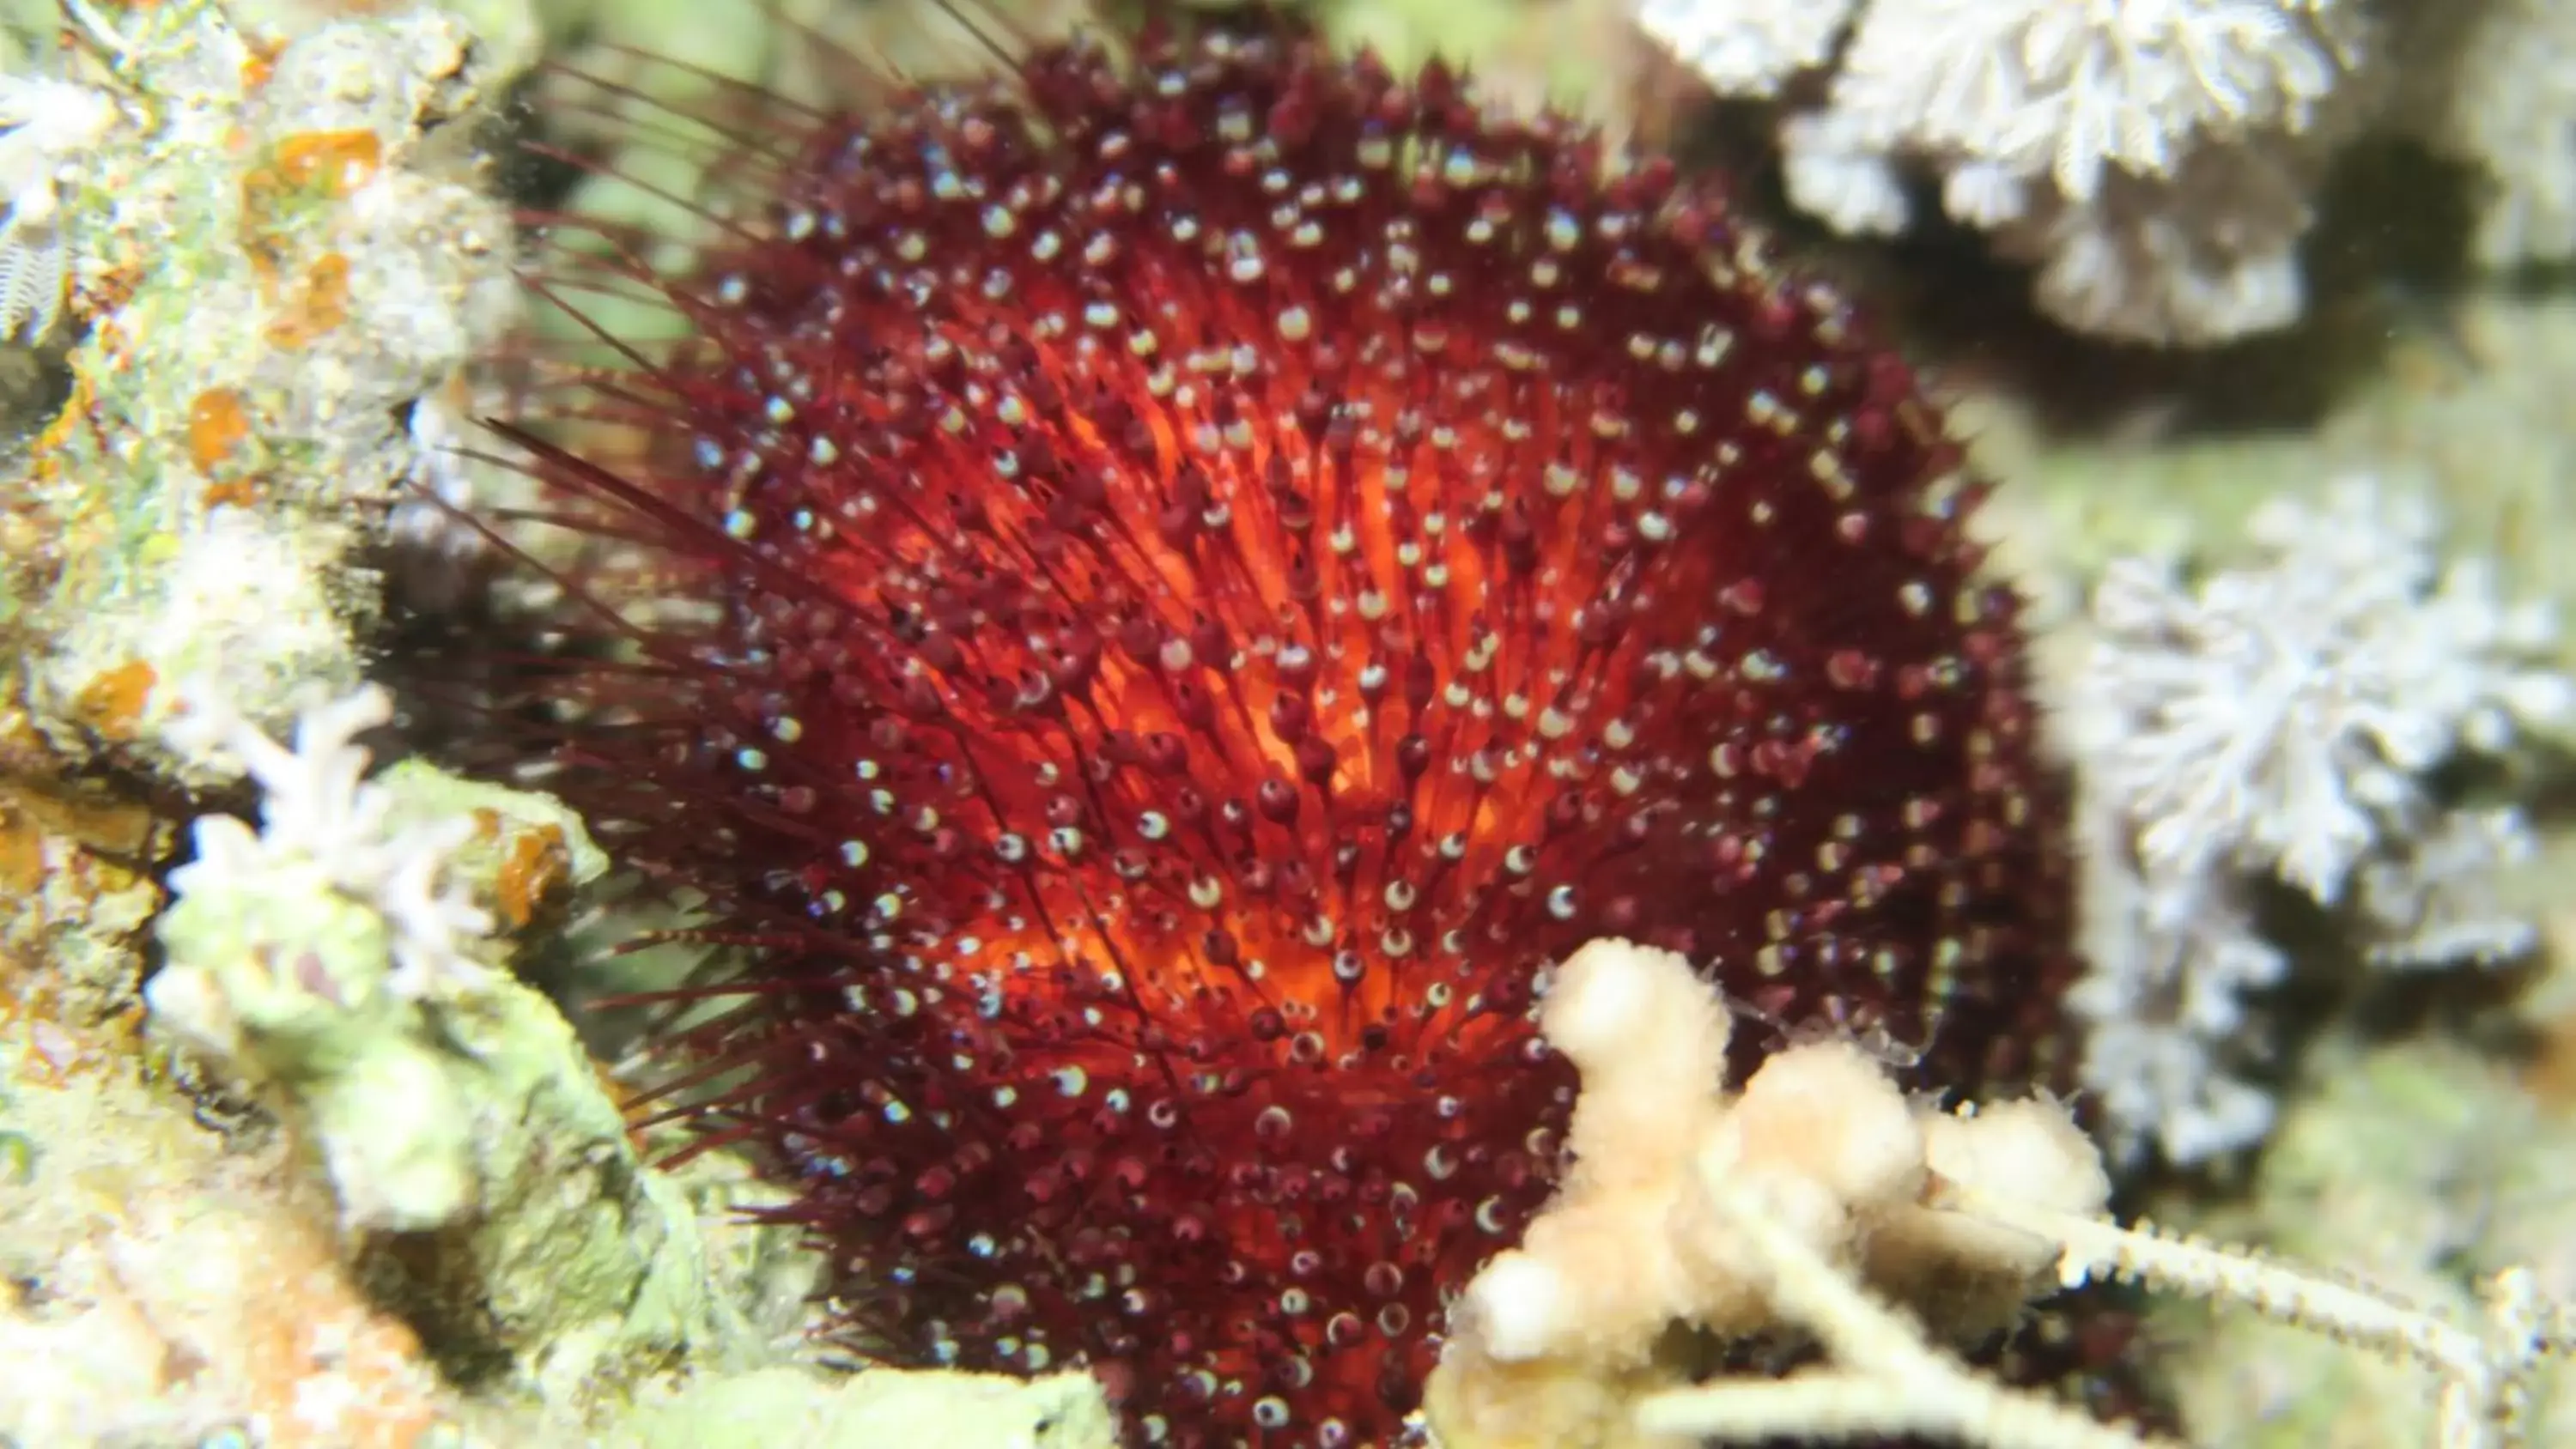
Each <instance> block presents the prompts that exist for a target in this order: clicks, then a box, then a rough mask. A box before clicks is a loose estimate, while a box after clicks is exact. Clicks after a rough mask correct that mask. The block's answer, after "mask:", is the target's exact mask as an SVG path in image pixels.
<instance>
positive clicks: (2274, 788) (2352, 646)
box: [2064, 477, 2576, 1163]
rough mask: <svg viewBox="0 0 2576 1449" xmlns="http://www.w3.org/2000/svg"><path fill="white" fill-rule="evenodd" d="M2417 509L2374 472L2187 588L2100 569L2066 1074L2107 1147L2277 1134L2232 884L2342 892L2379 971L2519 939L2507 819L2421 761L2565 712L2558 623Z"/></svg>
mask: <svg viewBox="0 0 2576 1449" xmlns="http://www.w3.org/2000/svg"><path fill="white" fill-rule="evenodd" d="M2437 533H2438V529H2437V520H2436V518H2435V516H2434V514H2433V511H2432V510H2431V508H2430V507H2429V506H2428V505H2427V504H2426V503H2425V502H2424V501H2423V500H2422V499H2421V498H2418V497H2414V496H2411V495H2408V494H2406V493H2404V492H2402V491H2399V490H2395V489H2392V488H2389V487H2387V486H2385V485H2383V484H2381V483H2380V482H2378V481H2377V480H2374V479H2371V478H2368V477H2353V478H2347V479H2344V480H2341V481H2340V482H2338V483H2337V484H2336V485H2334V486H2333V487H2331V488H2330V489H2328V490H2327V492H2326V494H2325V496H2324V498H2323V499H2322V500H2320V501H2318V502H2316V503H2313V504H2311V503H2306V502H2299V501H2292V500H2277V501H2275V502H2273V503H2271V504H2269V505H2267V506H2265V507H2264V508H2263V509H2261V510H2259V511H2258V512H2257V513H2256V515H2255V516H2254V518H2253V519H2252V520H2251V522H2250V523H2249V524H2248V526H2247V536H2248V539H2249V541H2250V542H2251V543H2252V545H2253V546H2254V549H2255V554H2256V556H2255V557H2254V558H2253V559H2252V560H2250V561H2248V562H2247V563H2246V564H2245V565H2244V566H2242V567H2236V568H2230V569H2226V570H2222V571H2219V572H2215V573H2212V574H2210V575H2208V576H2207V577H2204V578H2200V579H2198V580H2187V579H2185V578H2184V577H2183V576H2182V575H2181V573H2180V572H2179V571H2178V570H2177V569H2176V568H2175V567H2173V566H2172V565H2171V564H2159V563H2149V562H2146V561H2141V560H2123V561H2120V562H2116V563H2114V564H2113V565H2112V566H2111V567H2110V569H2109V570H2108V571H2107V572H2106V574H2105V575H2104V577H2103V579H2102V581H2101V583H2100V586H2099V588H2098V589H2097V591H2096V593H2095V596H2094V601H2093V611H2092V621H2091V622H2092V626H2093V629H2094V631H2095V633H2094V644H2093V649H2092V658H2091V661H2090V664H2089V667H2087V668H2086V669H2085V670H2084V671H2083V672H2082V674H2081V676H2080V677H2079V679H2078V680H2077V681H2076V682H2075V683H2074V684H2073V685H2072V687H2071V689H2070V691H2069V698H2068V700H2067V701H2066V704H2067V708H2066V710H2065V712H2064V718H2065V721H2066V724H2067V742H2068V747H2069V749H2070V751H2071V753H2072V755H2073V757H2074V759H2075V761H2076V762H2077V766H2078V772H2079V776H2080V778H2081V780H2082V788H2083V792H2084V796H2085V803H2084V807H2083V810H2082V812H2081V814H2082V822H2083V823H2082V826H2081V829H2082V834H2083V837H2084V845H2085V847H2086V853H2087V857H2088V900H2089V906H2088V909H2089V912H2090V915H2091V927H2090V929H2089V930H2088V946H2089V947H2090V951H2089V955H2090V959H2091V962H2092V966H2091V971H2090V974H2089V975H2088V977H2087V979H2085V980H2084V981H2082V982H2080V983H2079V984H2078V986H2077V988H2076V990H2075V991H2074V993H2073V994H2072V996H2071V998H2070V1000H2071V1002H2072V1004H2073V1005H2074V1007H2075V1009H2076V1010H2077V1011H2078V1012H2080V1013H2081V1014H2082V1015H2083V1016H2084V1017H2085V1018H2086V1019H2087V1020H2089V1021H2090V1022H2091V1023H2092V1024H2093V1027H2092V1032H2091V1035H2090V1038H2089V1045H2088V1049H2087V1059H2086V1064H2085V1069H2084V1078H2083V1080H2084V1084H2085V1086H2086V1087H2087V1089H2088V1090H2090V1091H2092V1092H2094V1093H2096V1094H2098V1096H2099V1098H2100V1105H2101V1107H2102V1109H2103V1117H2104V1122H2105V1125H2106V1128H2107V1130H2108V1131H2109V1133H2110V1136H2111V1142H2112V1146H2113V1149H2114V1152H2115V1154H2116V1155H2118V1156H2120V1157H2122V1158H2124V1159H2125V1158H2128V1157H2132V1156H2135V1155H2136V1154H2137V1153H2139V1152H2140V1151H2142V1150H2143V1149H2144V1148H2145V1147H2146V1146H2148V1145H2149V1144H2150V1143H2152V1144H2153V1146H2154V1147H2155V1148H2156V1149H2157V1150H2158V1151H2159V1152H2161V1153H2162V1154H2163V1155H2164V1156H2165V1157H2166V1158H2168V1159H2169V1160H2172V1161H2176V1162H2185V1163H2188V1162H2195V1161H2200V1160H2204V1159H2207V1158H2210V1157H2214V1156H2217V1155H2220V1154H2223V1153H2226V1152H2230V1151H2234V1150H2236V1149H2239V1148H2242V1147H2245V1146H2248V1145H2250V1144H2252V1143H2253V1142H2255V1141H2257V1140H2259V1139H2260V1138H2261V1137H2262V1136H2263V1135H2264V1134H2265V1132H2267V1131H2268V1130H2269V1128H2270V1124H2271V1117H2272V1108H2271V1103H2270V1100H2269V1098H2268V1096H2267V1095H2266V1094H2264V1093H2263V1092H2262V1091H2260V1090H2259V1089H2257V1088H2255V1087H2253V1086H2252V1085H2250V1084H2248V1083H2246V1082H2244V1081H2242V1080H2239V1079H2238V1078H2237V1075H2236V1072H2235V1069H2234V1068H2235V1066H2236V1065H2237V1064H2238V1063H2237V1062H2236V1061H2235V1059H2237V1058H2240V1057H2241V1056H2243V1055H2244V1054H2245V1053H2246V1051H2247V1050H2248V1048H2249V1045H2250V1041H2249V1038H2250V1037H2251V1035H2252V1033H2251V1025H2250V1021H2249V1013H2248V1011H2247V1009H2246V1006H2245V1001H2246V998H2247V997H2248V996H2250V995H2252V994H2255V993H2257V992H2259V991H2261V990H2262V989H2263V988H2265V987H2268V986H2271V985H2274V984H2276V983H2277V982H2279V981H2280V979H2281V978H2282V976H2283V975H2284V973H2285V971H2286V969H2287V962H2286V960H2285V958H2284V957H2283V956H2282V954H2281V953H2280V951H2279V950H2278V949H2277V948H2276V947H2274V946H2273V945H2272V944H2271V943H2270V942H2268V941H2266V940H2264V939H2262V937H2261V936H2260V935H2259V934H2258V933H2257V931H2256V929H2255V926H2254V919H2253V906H2252V898H2251V895H2250V894H2249V893H2250V892H2251V891H2252V890H2253V889H2254V887H2255V886H2256V884H2257V883H2258V882H2260V881H2262V880H2266V879H2269V880H2275V881H2278V882H2280V883H2281V884H2284V885H2286V886H2289V887H2291V888H2292V889H2294V890H2296V891H2298V892H2300V893H2302V894H2304V895H2306V896H2308V897H2309V898H2311V899H2313V900H2314V901H2315V902H2317V903H2318V904H2319V905H2321V906H2327V907H2335V906H2340V905H2348V907H2349V916H2350V918H2351V920H2352V923H2353V925H2354V926H2355V928H2356V929H2357V931H2358V933H2359V934H2360V936H2361V937H2362V940H2361V943H2360V944H2361V948H2362V950H2363V952H2364V954H2366V955H2367V956H2368V957H2369V958H2370V959H2372V960H2374V961H2377V962H2379V963H2382V964H2385V965H2389V966H2395V967H2411V968H2432V967H2441V966H2448V965H2452V964H2456V963H2462V962H2468V963H2491V962H2496V961H2501V960H2505V959H2508V958H2510V957H2513V956H2516V955H2519V954H2521V953H2523V952H2525V951H2527V950H2529V949H2530V947H2531V946H2532V944H2533V942H2534V939H2535V938H2534V933H2533V930H2532V927H2531V926H2530V924H2529V923H2528V922H2525V921H2522V920H2519V919H2516V918H2515V917H2513V916H2512V915H2511V914H2510V913H2508V912H2506V911H2504V910H2503V909H2502V908H2501V907H2499V906H2498V904H2497V903H2496V902H2495V900H2494V899H2493V896H2492V892H2491V883H2492V881H2493V880H2494V878H2495V876H2496V875H2497V873H2498V872H2499V871H2500V870H2502V869H2503V868H2505V867H2507V866H2509V865H2512V864H2514V863H2516V862H2518V861H2521V860H2523V859H2526V858H2528V857H2529V855H2530V854H2531V850H2532V844H2531V840H2530V836H2529V830H2528V827H2527V826H2526V825H2525V823H2524V822H2523V820H2522V818H2521V816H2520V814H2519V813H2518V812H2516V811H2514V810H2512V809H2511V808H2508V807H2464V806H2455V805H2452V804H2450V803H2448V802H2446V801H2444V800H2442V799H2440V798H2438V797H2437V796H2436V795H2435V794H2434V792H2433V791H2432V789H2431V787H2430V785H2429V784H2428V780H2429V777H2430V776H2431V774H2432V772H2433V771H2434V770H2436V769H2437V768H2438V767H2441V766H2444V765H2446V764H2448V763H2450V762H2452V761H2454V760H2457V759H2460V758H2462V757H2466V756H2499V755H2503V754H2505V753H2507V752H2508V751H2510V750H2511V749H2513V748H2514V745H2515V742H2516V740H2517V739H2518V738H2519V737H2521V736H2522V735H2524V734H2526V733H2529V732H2532V731H2561V730H2564V729H2565V728H2566V727H2567V726H2568V725H2569V723H2570V721H2571V718H2576V681H2571V680H2570V679H2569V678H2567V677H2566V676H2565V675H2563V674H2561V673H2559V672H2557V671H2556V670H2554V669H2552V668H2549V667H2548V666H2547V665H2546V663H2545V660H2546V658H2547V654H2548V651H2549V649H2550V647H2551V645H2552V644H2553V642H2554V641H2555V639H2556V629H2555V625H2554V622H2553V620H2552V618H2551V616H2550V614H2549V611H2548V610H2547V609H2546V608H2545V607H2542V606H2539V605H2536V604H2516V603H2513V602H2510V601H2508V600H2506V599H2505V598H2503V597H2502V596H2501V594H2500V591H2499V589H2498V587H2497V584H2496V581H2495V579H2494V577H2493V573H2492V570H2491V568H2490V567H2489V566H2488V565H2487V564H2486V562H2485V561H2483V560H2479V559H2463V560H2459V561H2455V562H2452V563H2450V564H2448V565H2445V564H2444V563H2443V562H2442V560H2441V557H2440V554H2439V552H2438V550H2437V547H2436V545H2437V541H2438V540H2437Z"/></svg>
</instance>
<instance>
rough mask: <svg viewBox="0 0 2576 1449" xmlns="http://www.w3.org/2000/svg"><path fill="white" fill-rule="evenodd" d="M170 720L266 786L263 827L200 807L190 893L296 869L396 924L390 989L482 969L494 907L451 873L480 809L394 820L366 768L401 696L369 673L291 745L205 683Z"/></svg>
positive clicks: (301, 723) (186, 879)
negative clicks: (479, 955)
mask: <svg viewBox="0 0 2576 1449" xmlns="http://www.w3.org/2000/svg"><path fill="white" fill-rule="evenodd" d="M183 700H184V712H183V713H182V714H181V715H180V716H179V718H178V719H177V720H175V721H174V722H173V723H172V724H171V725H170V728H169V734H170V737H171V742H172V744H173V745H175V746H177V747H178V748H180V749H184V750H194V751H198V752H203V753H212V754H219V755H224V756H229V757H231V758H233V759H235V760H238V761H239V762H240V765H241V767H242V769H243V770H244V771H245V772H246V773H247V774H248V775H249V776H250V778H251V779H252V780H254V781H256V782H257V783H258V785H259V787H260V789H261V791H262V792H263V793H262V799H261V804H260V822H261V823H260V828H259V829H257V830H253V829H252V828H251V827H250V825H249V823H248V822H246V821H243V820H240V819H238V818H236V817H234V816H230V815H201V816H199V817H198V818H197V822H196V826H195V830H194V835H195V841H196V859H194V860H192V861H190V862H189V863H188V864H186V865H183V866H181V867H179V868H178V869H177V870H174V871H172V872H171V873H170V888H171V890H172V891H174V892H175V893H177V894H178V895H179V896H180V897H181V898H183V899H184V898H187V897H190V896H196V895H201V894H210V893H221V892H226V891H236V890H240V889H242V887H243V886H244V884H245V883H247V882H253V881H257V880H259V879H261V878H263V877H267V878H275V877H276V876H278V875H280V874H292V875H294V876H296V877H297V878H298V879H299V880H303V881H307V882H309V883H310V884H311V885H312V886H314V887H317V888H320V889H324V890H328V891H330V892H332V893H335V894H337V895H339V896H341V897H343V898H345V899H348V900H351V901H356V902H359V903H363V904H365V905H368V906H371V907H373V908H374V909H375V910H376V911H377V912H378V913H379V914H380V915H381V916H382V917H383V918H384V920H385V922H386V924H387V925H388V926H390V927H391V928H392V931H391V938H390V941H389V943H388V944H389V948H390V950H391V952H392V959H393V970H392V972H391V973H390V974H389V975H388V976H387V977H386V978H385V983H384V984H385V989H386V990H388V991H390V992H392V993H393V994H394V995H396V996H400V997H410V998H418V997H421V996H424V995H427V994H428V993H429V991H430V990H431V988H432V986H433V985H434V984H435V983H437V982H439V981H440V980H441V979H442V978H445V979H455V978H458V977H463V978H466V979H469V980H472V979H480V977H481V976H482V974H483V972H484V971H485V969H486V968H484V967H483V966H481V965H480V964H478V963H477V962H475V960H474V959H473V957H472V955H471V953H470V952H469V950H468V946H469V945H470V943H472V942H474V941H477V940H480V939H481V938H483V937H484V936H487V935H489V934H491V932H492V929H493V920H492V917H491V915H490V914H489V913H488V912H486V911H485V910H484V909H483V908H482V907H480V906H478V905H476V904H475V903H474V899H473V897H472V895H471V894H469V893H468V892H467V891H466V890H465V889H464V888H463V887H462V886H460V885H458V884H456V883H454V882H453V881H450V880H449V879H448V878H447V866H448V861H449V858H450V857H452V856H453V855H455V853H456V852H457V851H458V850H460V849H462V848H463V847H464V846H465V844H466V842H467V841H469V840H471V839H472V838H473V836H474V831H475V823H474V820H473V818H472V817H471V816H465V815H458V816H451V817H448V818H445V819H440V820H433V821H427V822H419V823H412V824H406V825H402V826H399V827H397V826H396V825H394V824H393V823H392V814H393V804H394V802H393V799H392V797H391V796H390V795H388V794H387V793H386V792H385V791H384V790H383V789H382V788H381V787H379V786H376V785H374V784H371V783H370V782H368V780H367V779H366V775H367V767H368V763H369V755H368V751H367V749H366V747H365V746H363V745H361V744H359V743H358V737H359V736H360V735H362V734H364V733H366V732H367V731H368V730H371V729H374V728H376V727H377V726H379V725H382V724H385V723H386V722H388V721H389V720H391V719H392V718H393V699H392V697H391V696H390V695H388V694H386V693H385V691H384V690H383V689H381V688H379V687H377V686H375V685H366V686H362V687H361V688H359V689H358V690H357V691H356V692H354V693H352V694H350V695H348V696H346V697H344V698H340V699H336V700H331V701H328V702H326V703H323V704H320V705H317V706H315V707H313V708H311V709H308V710H306V711H305V712H304V714H303V716H302V717H301V718H300V719H299V720H298V721H297V723H296V727H295V747H294V748H293V749H288V748H287V747H285V746H284V745H281V744H279V743H278V742H277V741H275V740H272V739H270V738H269V737H268V736H267V735H265V734H263V733H261V731H260V730H259V728H258V727H257V726H256V725H254V724H252V723H251V722H250V721H249V720H248V719H246V718H244V717H243V716H242V715H241V714H240V712H239V711H237V710H236V709H235V708H234V707H233V705H232V704H231V703H230V702H229V701H226V700H224V699H223V698H221V697H220V696H219V695H217V694H216V693H214V692H213V691H212V690H210V689H207V688H205V687H202V686H200V687H197V688H194V689H190V690H187V691H184V692H183Z"/></svg>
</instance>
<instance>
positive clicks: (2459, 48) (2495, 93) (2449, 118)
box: [2407, 0, 2576, 266]
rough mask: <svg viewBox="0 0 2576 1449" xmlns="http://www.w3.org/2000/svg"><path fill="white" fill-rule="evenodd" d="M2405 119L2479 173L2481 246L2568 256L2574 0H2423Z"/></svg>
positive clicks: (2574, 205)
mask: <svg viewBox="0 0 2576 1449" xmlns="http://www.w3.org/2000/svg"><path fill="white" fill-rule="evenodd" d="M2417 28H2419V29H2421V30H2422V31H2423V32H2424V34H2423V35H2422V36H2421V38H2420V40H2418V39H2415V38H2412V37H2410V44H2409V51H2410V53H2415V54H2421V55H2423V56H2425V57H2426V63H2424V64H2422V65H2419V66H2417V67H2412V68H2410V76H2411V75H2413V74H2416V73H2421V74H2422V75H2423V77H2424V78H2423V79H2422V80H2420V81H2410V84H2409V86H2408V91H2409V95H2410V104H2409V106H2408V112H2409V114H2408V115H2407V119H2408V120H2409V121H2410V122H2411V123H2412V125H2413V126H2414V128H2415V130H2416V132H2417V134H2419V135H2420V136H2421V137H2422V138H2423V139H2424V140H2425V141H2426V143H2427V144H2429V145H2431V146H2432V147H2434V148H2435V149H2437V150H2439V151H2442V152H2444V153H2446V154H2448V155H2451V156H2454V157H2457V158H2458V159H2460V160H2462V161H2466V162H2468V163H2469V164H2471V165H2474V166H2476V167H2478V168H2480V170H2482V171H2483V172H2484V173H2485V186H2484V187H2483V196H2482V197H2481V201H2482V206H2481V208H2480V215H2479V220H2478V232H2477V251H2478V255H2479V257H2480V259H2481V260H2483V261H2486V262H2488V263H2490V264H2492V265H2497V266H2510V265H2514V264H2516V263H2521V262H2563V261H2566V260H2567V259H2569V258H2570V257H2576V6H2570V5H2567V4H2565V3H2563V0H2481V3H2478V4H2460V3H2444V0H2425V5H2424V14H2423V17H2422V19H2421V20H2420V21H2418V22H2417Z"/></svg>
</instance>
